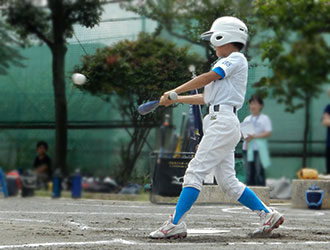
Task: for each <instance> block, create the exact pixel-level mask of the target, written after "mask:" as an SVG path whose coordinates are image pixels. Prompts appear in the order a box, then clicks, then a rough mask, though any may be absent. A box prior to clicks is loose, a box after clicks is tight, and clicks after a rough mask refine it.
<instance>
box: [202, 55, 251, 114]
mask: <svg viewBox="0 0 330 250" xmlns="http://www.w3.org/2000/svg"><path fill="white" fill-rule="evenodd" d="M212 70H213V71H215V72H216V73H218V74H219V75H221V79H219V80H216V81H213V82H211V83H209V84H208V85H206V86H205V88H204V102H205V103H206V104H209V105H216V104H227V105H231V106H233V107H236V108H237V109H240V108H241V107H242V106H243V102H244V96H245V92H246V85H247V77H248V63H247V60H246V58H245V56H244V55H243V54H242V53H240V52H233V53H231V54H230V55H229V56H228V57H225V58H221V59H220V60H219V61H218V62H217V63H216V64H215V65H214V67H213V69H212Z"/></svg>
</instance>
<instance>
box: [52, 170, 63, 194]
mask: <svg viewBox="0 0 330 250" xmlns="http://www.w3.org/2000/svg"><path fill="white" fill-rule="evenodd" d="M61 184H62V176H61V170H60V169H59V168H57V169H56V170H55V172H54V177H53V192H52V198H60V197H61Z"/></svg>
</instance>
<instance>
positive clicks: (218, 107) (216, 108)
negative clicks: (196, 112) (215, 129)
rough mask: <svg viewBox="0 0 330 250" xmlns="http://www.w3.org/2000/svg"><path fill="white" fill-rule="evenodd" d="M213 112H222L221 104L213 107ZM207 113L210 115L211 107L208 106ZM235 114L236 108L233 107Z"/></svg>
mask: <svg viewBox="0 0 330 250" xmlns="http://www.w3.org/2000/svg"><path fill="white" fill-rule="evenodd" d="M213 110H214V111H215V112H218V111H219V110H220V104H217V105H213ZM206 112H207V113H210V107H209V106H207V108H206ZM233 113H234V114H236V107H233Z"/></svg>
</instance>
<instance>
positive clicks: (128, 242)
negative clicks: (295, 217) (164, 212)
mask: <svg viewBox="0 0 330 250" xmlns="http://www.w3.org/2000/svg"><path fill="white" fill-rule="evenodd" d="M214 244H215V242H207V243H206V242H201V243H196V242H193V243H190V242H177V243H176V242H173V241H171V242H168V243H166V242H162V243H159V242H139V241H132V240H125V239H121V238H115V239H113V240H104V241H81V242H47V243H29V244H17V245H0V249H12V248H33V247H52V246H88V245H90V246H96V245H140V246H145V245H149V246H169V245H171V246H173V245H175V246H191V245H201V246H205V245H214ZM227 244H228V245H288V244H289V245H325V244H330V241H290V242H279V241H276V242H258V241H248V242H227Z"/></svg>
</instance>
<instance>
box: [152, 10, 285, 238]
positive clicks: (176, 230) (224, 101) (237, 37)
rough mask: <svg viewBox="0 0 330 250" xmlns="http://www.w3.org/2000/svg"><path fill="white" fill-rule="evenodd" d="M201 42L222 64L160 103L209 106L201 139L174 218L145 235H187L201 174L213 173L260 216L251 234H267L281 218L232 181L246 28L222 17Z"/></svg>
mask: <svg viewBox="0 0 330 250" xmlns="http://www.w3.org/2000/svg"><path fill="white" fill-rule="evenodd" d="M201 38H202V39H205V40H208V41H210V42H211V44H212V45H213V46H214V48H215V50H216V54H217V56H218V57H219V58H220V60H219V61H218V62H217V63H216V64H215V65H214V67H213V68H212V70H211V71H209V72H207V73H204V74H202V75H199V76H198V77H196V78H194V79H192V80H190V81H188V82H186V83H184V84H182V85H180V86H178V87H177V88H175V89H172V90H169V91H167V92H165V93H164V94H163V96H162V97H161V99H160V105H163V106H169V105H171V104H173V103H176V102H179V103H185V104H200V105H201V104H207V106H208V114H207V115H206V116H205V117H204V119H203V131H204V136H203V138H202V140H201V142H200V144H199V147H198V149H197V151H196V154H195V157H194V158H193V159H192V160H191V161H190V162H189V165H188V168H187V170H186V173H185V176H184V182H183V189H182V191H181V194H180V198H179V201H178V203H177V205H176V208H175V212H174V214H173V216H170V218H169V220H168V221H166V222H165V223H164V224H163V225H162V226H161V227H160V228H159V229H157V230H156V231H154V232H152V233H150V234H149V237H150V238H153V239H169V238H184V237H186V236H187V226H186V224H185V222H184V217H185V215H186V214H187V212H188V211H189V210H190V208H191V207H192V205H193V204H194V202H195V201H196V200H197V197H198V195H199V192H200V190H201V189H202V186H203V180H204V179H205V176H207V175H208V174H209V173H210V172H211V171H214V174H215V177H216V180H217V183H218V184H219V185H220V187H221V189H222V190H223V191H224V192H225V193H226V194H227V195H229V196H230V197H231V198H233V199H235V200H237V201H239V202H240V203H242V204H243V205H245V206H247V207H248V208H250V209H251V210H253V211H256V213H257V214H258V215H259V216H260V219H261V226H260V227H259V228H258V229H257V230H256V231H255V232H254V234H262V235H263V234H269V233H270V232H271V231H272V230H273V229H275V228H278V227H279V226H280V225H281V224H282V223H283V222H284V218H283V216H282V215H281V214H280V213H278V212H277V211H275V210H273V209H271V208H268V207H267V206H266V205H265V204H264V203H263V202H262V201H261V200H260V199H259V198H258V197H257V196H256V195H255V193H254V192H253V191H252V190H251V189H249V188H248V187H246V186H245V185H244V184H243V183H241V182H240V181H239V180H238V179H237V178H236V173H235V159H234V151H235V147H236V145H237V144H238V142H239V141H240V137H241V134H240V123H239V120H238V118H237V116H236V112H237V110H238V109H240V108H241V107H242V105H243V103H244V97H245V92H246V85H247V77H248V63H247V60H246V58H245V56H244V55H243V54H242V53H241V52H240V51H241V50H242V49H243V47H244V46H245V45H246V42H247V38H248V29H247V27H246V25H245V24H244V23H243V22H242V21H241V20H239V19H238V18H236V17H229V16H226V17H220V18H218V19H216V20H215V21H214V22H213V24H212V27H211V29H210V30H209V31H207V32H205V33H203V34H202V35H201ZM202 87H205V88H204V93H203V94H196V95H184V96H181V95H179V97H178V99H176V100H169V98H168V97H169V95H170V93H171V92H173V91H174V92H176V93H177V94H181V93H184V92H188V91H191V90H194V89H199V88H202Z"/></svg>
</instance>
